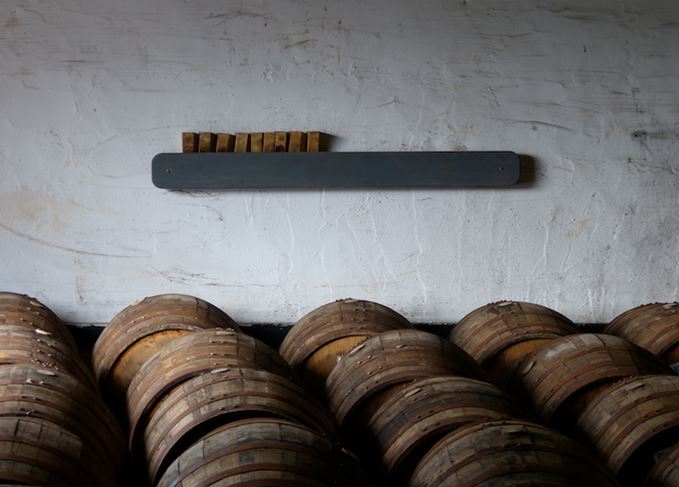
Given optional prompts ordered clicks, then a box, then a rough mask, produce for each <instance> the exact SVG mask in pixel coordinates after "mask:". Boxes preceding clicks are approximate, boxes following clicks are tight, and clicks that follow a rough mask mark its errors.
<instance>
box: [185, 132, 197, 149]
mask: <svg viewBox="0 0 679 487" xmlns="http://www.w3.org/2000/svg"><path fill="white" fill-rule="evenodd" d="M182 152H198V134H196V133H194V132H183V133H182Z"/></svg>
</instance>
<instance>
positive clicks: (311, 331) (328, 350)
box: [280, 299, 412, 391]
mask: <svg viewBox="0 0 679 487" xmlns="http://www.w3.org/2000/svg"><path fill="white" fill-rule="evenodd" d="M400 328H412V325H411V324H410V323H409V322H408V320H406V319H405V318H404V317H403V316H401V315H400V314H398V313H397V312H396V311H394V310H392V309H390V308H388V307H386V306H383V305H381V304H378V303H374V302H371V301H362V300H356V299H342V300H339V301H335V302H333V303H328V304H325V305H323V306H321V307H319V308H316V309H315V310H313V311H311V312H310V313H308V314H306V315H305V316H304V317H302V319H300V320H299V321H298V322H297V323H295V325H294V326H293V327H292V328H291V329H290V331H289V332H288V334H287V335H286V337H285V339H284V340H283V343H282V344H281V346H280V353H281V355H282V356H283V358H284V359H285V360H287V361H288V363H289V364H290V365H291V366H292V367H293V369H295V371H296V372H297V373H298V374H299V376H300V377H301V379H302V381H303V382H304V384H305V385H306V386H307V387H308V389H309V390H310V391H322V390H323V386H324V384H325V380H326V379H327V377H328V375H329V374H330V372H331V371H332V369H333V368H334V367H335V364H337V362H338V361H339V360H340V359H341V358H342V357H343V356H344V355H346V354H347V353H348V352H349V351H350V350H351V349H352V348H354V347H355V346H356V345H358V344H359V343H361V342H362V341H364V340H365V339H366V338H369V337H371V336H375V335H378V334H379V333H382V332H384V331H389V330H396V329H400Z"/></svg>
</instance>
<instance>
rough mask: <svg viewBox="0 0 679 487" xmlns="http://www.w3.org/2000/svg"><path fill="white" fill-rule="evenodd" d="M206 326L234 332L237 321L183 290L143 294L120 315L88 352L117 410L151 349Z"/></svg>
mask: <svg viewBox="0 0 679 487" xmlns="http://www.w3.org/2000/svg"><path fill="white" fill-rule="evenodd" d="M207 328H229V329H234V330H237V329H238V325H236V323H235V322H234V321H233V320H232V319H231V318H230V317H229V316H228V315H227V314H226V313H224V312H223V311H222V310H220V309H219V308H217V307H215V306H213V305H212V304H210V303H208V302H207V301H203V300H202V299H199V298H196V297H193V296H186V295H183V294H161V295H158V296H151V297H148V298H144V299H143V300H141V301H139V302H137V303H134V304H132V305H130V306H128V307H127V308H125V309H124V310H122V311H121V312H120V313H118V314H117V315H116V316H115V317H114V318H113V319H112V320H111V322H110V323H109V324H108V325H107V326H106V327H105V328H104V330H103V331H102V332H101V335H99V338H98V339H97V341H96V343H95V344H94V348H93V350H92V365H93V367H94V372H95V376H96V379H97V381H98V382H99V385H100V387H101V391H102V393H103V395H104V397H105V398H106V400H107V402H108V403H109V404H111V405H112V407H113V409H114V410H115V411H116V413H117V414H118V415H119V416H124V411H125V408H124V405H125V395H126V394H127V388H128V386H129V384H130V382H131V381H132V378H133V377H134V375H135V374H136V373H137V371H138V370H139V369H140V368H141V366H142V365H143V364H144V363H145V362H146V361H147V360H148V359H149V358H150V357H151V356H152V355H153V354H154V353H156V352H157V351H158V350H160V348H162V347H163V346H164V345H165V344H167V343H169V342H171V341H172V340H174V339H176V338H180V337H182V336H185V335H187V334H189V333H192V332H194V331H197V330H203V329H207ZM121 413H122V414H121Z"/></svg>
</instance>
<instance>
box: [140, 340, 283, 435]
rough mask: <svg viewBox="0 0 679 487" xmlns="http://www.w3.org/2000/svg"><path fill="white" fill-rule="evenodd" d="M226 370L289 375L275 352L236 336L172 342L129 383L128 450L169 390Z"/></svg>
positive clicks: (255, 341)
mask: <svg viewBox="0 0 679 487" xmlns="http://www.w3.org/2000/svg"><path fill="white" fill-rule="evenodd" d="M230 367H244V368H255V369H263V370H266V371H269V372H272V373H274V374H278V375H279V376H281V377H285V378H291V377H292V375H293V374H292V371H291V369H290V367H289V366H288V364H287V363H286V362H285V360H283V358H282V357H281V356H280V355H278V353H277V352H276V351H275V350H273V349H272V348H271V347H269V346H268V345H266V344H264V343H263V342H260V341H259V340H256V339H254V338H252V337H250V336H248V335H245V334H243V333H240V332H236V331H233V330H222V329H212V330H203V331H197V332H195V333H191V334H190V335H187V336H185V337H181V338H178V339H176V340H173V341H172V342H170V343H168V344H167V345H165V346H164V347H163V348H161V349H160V350H159V351H158V352H157V353H156V354H155V355H153V356H152V357H151V358H150V359H149V360H147V361H146V363H145V364H144V365H143V366H142V367H141V368H140V369H139V372H138V373H137V375H135V377H134V378H133V379H132V382H131V383H130V386H129V388H128V391H127V411H128V418H129V421H130V446H135V445H137V444H138V443H137V442H138V441H140V439H141V437H142V435H143V431H144V429H145V428H146V424H147V421H148V419H149V414H150V412H151V411H152V410H153V409H154V408H155V407H156V406H157V404H158V402H159V401H160V400H161V399H162V398H163V397H164V396H165V395H166V394H168V393H169V392H170V391H171V390H172V389H174V388H175V387H177V386H179V385H180V384H182V383H183V382H186V381H187V380H189V379H191V378H193V377H197V376H199V375H203V374H205V373H208V372H210V371H214V370H220V369H224V368H230Z"/></svg>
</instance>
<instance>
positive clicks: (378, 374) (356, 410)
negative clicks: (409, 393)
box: [326, 330, 485, 452]
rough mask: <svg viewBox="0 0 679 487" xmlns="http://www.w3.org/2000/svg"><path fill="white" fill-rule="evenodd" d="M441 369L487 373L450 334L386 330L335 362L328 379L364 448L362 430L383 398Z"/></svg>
mask: <svg viewBox="0 0 679 487" xmlns="http://www.w3.org/2000/svg"><path fill="white" fill-rule="evenodd" d="M440 375H457V376H463V377H471V378H478V379H483V378H485V373H484V372H483V370H482V369H481V368H480V367H479V365H478V364H477V363H476V362H475V361H474V359H472V358H471V357H470V356H469V355H467V353H465V352H464V351H463V350H462V349H460V348H458V347H456V346H455V345H453V344H452V343H450V342H448V341H447V340H444V339H442V338H440V337H438V336H436V335H432V334H431V333H426V332H424V331H419V330H394V331H388V332H384V333H382V334H380V335H377V336H375V337H372V338H369V339H367V340H366V341H365V342H363V343H361V344H360V345H358V346H357V347H355V348H354V349H353V350H352V351H351V352H349V353H348V354H347V355H345V356H344V358H343V359H342V360H340V361H339V363H338V364H337V365H336V366H335V368H334V369H333V371H332V372H331V373H330V375H329V376H328V379H327V382H326V390H327V394H328V404H329V407H330V410H331V412H332V413H333V414H334V415H335V418H336V419H337V421H338V422H339V424H340V426H344V427H345V428H344V429H345V433H346V434H347V436H348V440H349V441H350V442H351V443H353V445H352V446H354V447H355V448H356V450H357V451H359V452H360V451H361V450H362V449H365V447H366V445H365V444H363V442H361V441H360V438H359V435H360V432H361V431H363V430H365V428H366V427H367V425H368V424H369V422H370V418H371V417H372V415H373V413H374V412H375V411H376V410H377V409H378V408H379V407H380V406H381V405H382V404H383V403H384V402H386V401H387V400H389V398H390V397H392V396H394V395H396V394H398V392H399V391H400V390H401V389H403V388H404V387H406V386H407V384H408V383H410V382H412V381H414V380H417V379H423V378H428V377H435V376H440ZM351 440H353V442H352V441H351Z"/></svg>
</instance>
